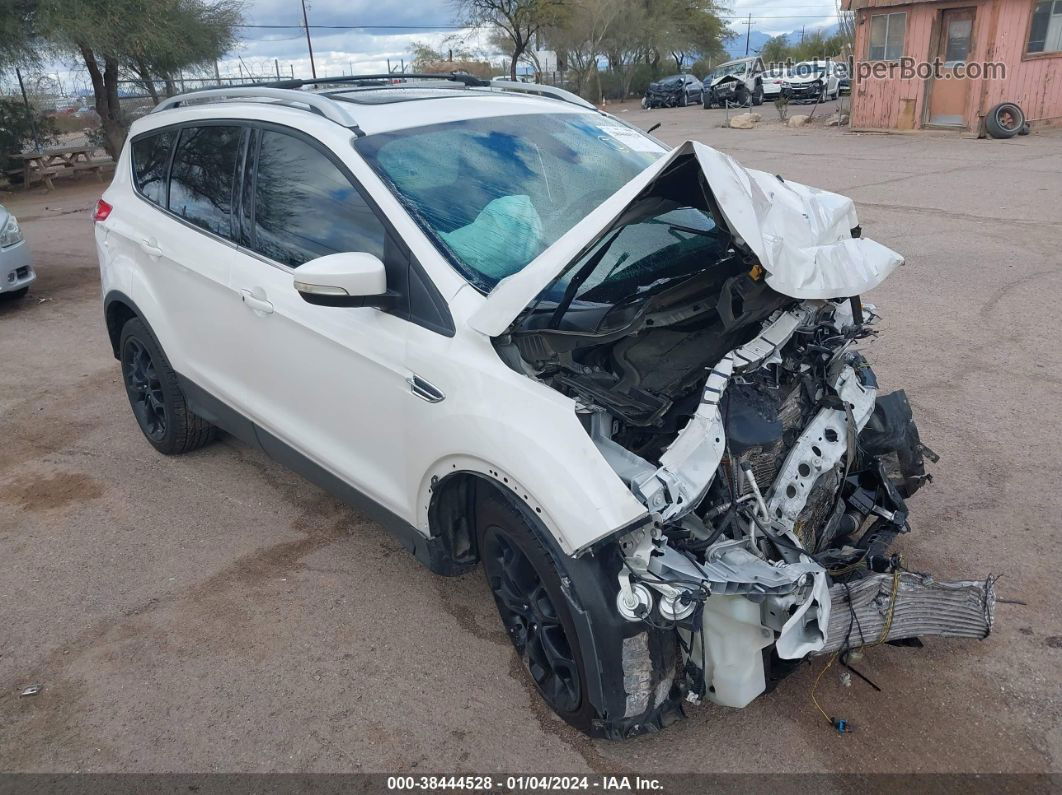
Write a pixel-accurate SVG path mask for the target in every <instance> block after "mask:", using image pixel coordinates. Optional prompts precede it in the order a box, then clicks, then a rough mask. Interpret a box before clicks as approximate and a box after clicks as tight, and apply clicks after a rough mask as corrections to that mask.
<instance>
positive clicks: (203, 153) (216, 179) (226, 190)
mask: <svg viewBox="0 0 1062 795" xmlns="http://www.w3.org/2000/svg"><path fill="white" fill-rule="evenodd" d="M242 134H243V128H242V127H220V126H219V127H213V126H212V127H185V128H184V129H182V130H181V134H180V138H179V139H178V141H177V151H176V152H175V153H174V156H173V168H172V169H171V171H170V200H169V209H170V212H172V213H175V214H177V215H179V216H181V217H182V218H184V219H186V220H187V221H189V222H190V223H193V224H195V225H196V226H198V227H201V228H203V229H206V230H207V231H208V232H213V233H214V234H215V235H220V236H221V237H226V238H228V237H231V236H232V182H233V179H234V175H235V172H236V160H237V155H238V154H239V150H240V138H241V136H242Z"/></svg>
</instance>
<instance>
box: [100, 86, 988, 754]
mask: <svg viewBox="0 0 1062 795" xmlns="http://www.w3.org/2000/svg"><path fill="white" fill-rule="evenodd" d="M328 83H329V81H320V86H319V90H317V91H314V92H310V91H305V90H296V88H297V87H298V85H299V84H289V86H288V87H254V88H240V89H227V90H216V91H206V92H200V93H197V94H191V95H185V96H182V97H176V98H173V99H170V100H167V101H165V102H163V104H162V105H160V106H159V108H157V109H156V111H155V112H153V113H151V114H149V115H148V116H146V117H144V118H141V119H139V120H137V121H136V122H135V123H134V124H133V127H132V131H131V135H130V139H129V141H128V143H127V144H126V146H125V148H124V151H123V152H122V154H121V158H120V160H119V163H118V166H117V170H116V172H115V177H114V181H113V183H112V184H111V186H110V187H109V188H108V189H107V191H106V193H105V194H104V196H103V198H102V200H101V201H100V202H99V205H98V207H97V211H96V216H95V221H96V224H95V235H96V241H97V244H98V252H99V259H100V268H101V273H102V282H103V294H104V304H105V314H106V323H107V329H108V331H109V334H110V340H111V344H112V346H113V351H114V355H115V357H116V358H117V359H118V360H119V361H120V362H121V368H122V376H123V379H124V383H125V386H126V390H127V392H128V395H129V400H130V404H131V406H132V408H133V413H134V415H135V417H136V420H137V422H138V423H139V425H140V428H141V429H142V431H143V432H144V434H145V436H146V437H147V438H148V440H149V441H150V442H151V444H152V445H154V446H155V447H156V448H157V449H158V450H160V451H161V452H164V453H180V452H185V451H188V450H191V449H194V448H197V447H199V446H201V445H203V444H205V443H207V442H208V441H210V440H211V439H212V438H213V437H214V435H215V433H216V429H217V428H221V429H223V430H225V431H226V432H228V433H230V434H232V435H234V436H236V437H238V438H240V439H242V440H243V441H244V442H246V443H247V444H249V445H252V446H253V447H256V448H259V449H261V450H263V451H264V452H266V453H267V454H269V455H271V456H273V457H275V458H277V459H278V460H280V461H282V462H284V463H286V464H287V465H289V466H290V467H291V468H292V469H294V470H296V471H298V472H300V473H302V474H303V475H305V476H306V477H307V478H309V479H310V480H312V481H313V482H315V483H317V484H320V485H321V486H322V487H324V488H326V489H328V490H330V491H332V492H334V493H335V494H337V495H339V496H340V497H342V498H344V499H346V500H349V501H350V502H351V503H352V504H354V505H355V506H358V507H359V508H360V509H361V510H363V511H364V512H365V513H366V514H368V515H370V516H372V517H374V518H376V519H377V520H378V521H379V522H380V523H381V524H383V525H385V526H386V527H388V528H389V529H391V530H392V531H394V532H395V533H396V534H397V536H398V537H399V538H400V539H401V540H402V542H403V543H404V544H405V545H406V546H407V547H408V548H409V549H410V550H411V551H412V552H413V553H414V554H415V555H416V556H417V558H418V559H420V560H421V561H423V562H424V563H425V564H426V565H427V566H428V567H429V568H431V569H432V570H433V571H435V572H438V573H441V574H449V575H452V574H461V573H464V572H466V571H468V570H470V569H472V568H473V567H475V566H476V565H478V564H482V566H483V569H484V571H485V573H486V577H487V581H488V583H489V586H490V589H491V591H492V592H493V595H494V598H495V600H496V602H497V606H498V610H499V612H500V613H501V618H502V621H503V622H504V625H505V627H506V629H507V631H508V633H509V635H510V637H511V638H512V642H513V644H514V646H515V647H516V649H517V651H518V653H519V655H520V657H521V658H522V660H523V662H524V664H525V666H526V667H527V669H528V671H529V674H530V676H531V677H532V678H533V680H534V682H535V684H536V686H537V687H538V689H539V691H540V692H541V694H542V696H543V698H544V699H545V700H546V701H547V702H548V703H549V705H550V707H552V708H553V709H554V710H555V711H556V712H557V713H558V714H559V715H560V716H561V717H562V718H563V719H564V720H566V721H568V722H569V723H571V724H572V725H573V726H576V727H577V728H579V729H581V730H583V731H586V732H588V733H591V734H593V735H597V736H606V737H613V738H618V737H626V736H630V735H633V734H638V733H642V732H646V731H653V730H655V729H658V728H661V727H662V726H665V725H667V724H668V723H670V722H672V721H673V720H675V719H676V718H678V717H680V716H681V715H682V704H683V702H685V701H690V702H695V703H696V702H698V701H702V700H706V701H713V702H716V703H718V704H722V705H726V706H730V707H741V706H744V705H746V704H748V703H749V702H750V701H751V700H752V699H753V698H755V697H756V696H757V695H758V694H760V693H762V692H764V690H765V689H767V688H768V687H769V686H771V683H773V682H774V681H775V680H776V679H778V678H779V677H780V676H782V675H784V674H785V673H786V672H788V671H789V670H791V669H792V668H793V667H794V666H795V665H796V664H797V663H798V662H799V661H801V660H805V659H807V658H809V657H811V656H814V655H831V654H837V653H843V652H845V651H847V650H849V649H852V648H856V647H859V646H861V645H865V644H871V643H875V642H881V641H893V642H895V641H897V640H902V639H907V638H915V637H918V636H926V635H956V636H967V637H983V636H984V635H986V634H987V632H988V630H989V628H990V624H991V620H992V607H993V595H992V589H991V586H990V584H984V583H975V582H959V583H940V582H935V581H933V580H931V579H929V578H926V577H924V576H921V575H916V574H913V573H911V572H909V571H907V570H905V569H904V568H903V567H902V566H901V564H900V561H899V560H898V558H897V557H896V556H894V554H893V553H892V552H891V551H890V547H891V544H892V542H893V540H894V539H895V538H896V537H897V535H898V534H900V533H903V532H906V531H907V530H908V527H909V524H908V508H907V504H906V502H905V501H906V499H907V498H908V497H910V496H911V495H912V494H913V493H914V492H915V491H916V490H917V489H918V488H919V487H920V486H921V485H922V484H923V482H924V481H925V480H927V479H928V475H927V474H926V472H925V468H924V459H925V458H927V457H928V458H932V457H933V456H932V454H931V453H930V452H929V451H928V450H927V449H926V448H925V446H924V445H923V444H922V443H921V442H920V440H919V436H918V432H917V430H916V429H915V425H914V422H913V420H912V418H911V412H910V408H909V405H908V403H907V400H906V398H905V396H904V394H903V392H894V393H892V394H888V395H882V394H880V393H879V391H878V386H877V383H876V381H875V377H874V372H873V370H872V369H871V368H870V365H869V364H868V363H867V361H866V360H865V359H864V358H863V356H862V355H861V354H860V353H859V352H858V351H857V350H856V346H857V344H858V342H859V341H860V340H861V339H862V338H864V337H866V336H867V335H869V334H871V333H873V332H872V325H873V322H874V320H875V319H876V312H875V310H874V308H873V307H871V306H870V305H868V304H864V303H862V302H861V300H860V295H861V294H862V293H864V292H865V291H867V290H869V289H871V288H873V287H875V286H876V285H878V284H879V283H881V281H882V280H883V279H884V278H885V277H886V276H888V275H889V273H891V272H892V271H893V270H894V269H895V268H896V267H897V266H898V265H899V264H900V263H901V261H902V260H901V257H900V256H899V255H897V254H896V253H894V252H892V251H890V250H889V249H887V248H885V247H884V246H881V245H879V244H877V243H874V242H872V241H870V240H866V239H864V238H862V237H860V234H859V228H858V226H857V222H856V216H855V212H854V209H853V206H852V203H851V201H849V200H847V199H845V198H842V197H840V196H837V195H834V194H831V193H824V192H820V191H816V190H813V189H811V188H807V187H804V186H802V185H797V184H795V183H791V182H787V181H785V180H783V179H782V178H780V177H775V176H771V175H768V174H765V173H762V172H757V171H748V170H745V169H744V168H742V167H740V166H739V165H738V164H737V163H735V162H734V161H733V160H731V159H730V158H729V157H727V156H725V155H723V154H721V153H719V152H717V151H715V150H713V149H711V148H709V147H707V146H703V145H701V144H698V143H686V144H683V145H682V146H679V147H677V148H675V149H673V150H671V151H666V150H665V148H664V147H663V146H661V145H660V144H659V143H658V142H657V141H656V140H655V139H653V138H650V137H648V136H646V135H645V134H643V133H642V132H640V131H638V130H635V129H633V128H631V127H629V126H627V125H625V124H623V123H622V122H620V121H617V120H616V119H615V118H613V117H611V116H608V115H607V114H603V113H600V112H598V111H596V110H594V109H593V107H591V106H589V105H587V104H586V103H585V102H583V101H581V100H579V99H578V98H575V97H573V96H572V95H569V94H566V93H564V92H560V91H557V90H553V89H546V88H543V87H540V86H527V85H524V84H509V83H504V82H491V83H489V84H482V83H479V82H478V81H476V80H475V79H474V78H461V77H455V78H452V79H451V80H450V81H443V82H440V81H435V82H434V83H428V82H426V81H414V80H411V81H409V82H407V83H402V84H398V85H390V84H387V85H380V84H379V83H377V84H375V85H374V84H372V83H371V82H369V83H359V82H357V81H354V80H347V81H331V83H332V84H331V85H329V84H328Z"/></svg>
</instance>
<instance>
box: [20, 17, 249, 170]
mask: <svg viewBox="0 0 1062 795" xmlns="http://www.w3.org/2000/svg"><path fill="white" fill-rule="evenodd" d="M239 21H240V5H239V0H38V4H37V9H36V16H35V18H34V20H33V33H34V35H35V37H36V38H38V39H40V40H42V41H46V42H48V43H49V44H50V45H51V46H53V47H54V48H55V49H56V50H58V51H60V52H69V53H74V54H76V55H77V56H78V57H79V58H80V59H81V60H83V61H84V63H85V68H86V70H87V71H88V74H89V79H90V81H91V82H92V91H93V94H94V96H95V106H96V113H97V114H98V115H99V117H100V125H101V131H102V136H103V146H104V148H105V149H106V150H107V152H108V153H109V154H110V155H111V156H112V157H114V158H117V157H118V154H119V152H121V149H122V144H123V143H124V142H125V136H126V133H127V131H128V123H127V121H126V120H125V118H124V117H123V115H122V110H121V105H120V102H119V91H118V87H119V82H118V81H119V79H120V77H121V75H122V74H123V73H127V74H134V75H136V79H138V80H140V81H141V82H144V83H145V87H147V85H148V84H150V85H151V86H152V88H151V89H150V90H151V91H152V93H153V94H154V95H155V96H157V93H156V92H155V91H154V87H153V84H154V80H155V78H160V79H162V80H164V81H167V80H168V81H169V85H170V86H171V90H172V76H173V74H174V73H175V72H177V71H178V70H180V69H188V68H194V67H197V66H201V65H203V64H205V63H208V62H212V61H213V60H214V59H215V58H218V57H220V56H221V55H223V54H224V53H225V52H226V51H227V50H228V49H229V48H230V47H231V45H232V43H233V41H234V40H235V26H236V24H238V23H239Z"/></svg>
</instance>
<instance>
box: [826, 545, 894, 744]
mask: <svg viewBox="0 0 1062 795" xmlns="http://www.w3.org/2000/svg"><path fill="white" fill-rule="evenodd" d="M901 566H903V560H902V559H901V560H900V565H899V566H897V567H896V568H895V569H893V572H892V593H890V594H889V610H888V612H887V613H886V614H885V622H884V623H883V624H882V626H881V636H880V637H879V638H878V639H877V640H876V641H874V642H873V643H865V644H863V648H865V649H867V648H870V647H871V646H878V645H880V644H882V643H884V642H885V641H886V640H888V638H889V632H890V631H891V630H892V617H893V615H894V614H895V612H896V597H897V595H898V594H899V593H900V567H901ZM840 656H841V652H840V651H837V652H834V655H833V656H832V657H830V659H829V661H828V662H827V663H826V666H825V667H824V668H823V669H822V670H821V671H819V675H818V676H816V677H815V682H814V683H813V684H812V685H811V703H812V704H814V705H815V709H817V710H818V711H819V712H821V713H822V717H824V718H825V719H826V722H827V723H829V724H830V725H831V726H832V725H833V718H831V717H830V716H829V715H827V714H826V710H824V709H823V708H822V707H821V706H820V705H819V700H818V699H817V698H815V691H816V690H818V688H819V682H820V681H822V677H823V676H824V675H825V673H826V672H827V671H828V670H830V666H832V665H833V664H834V663H835V662H836V661H837V658H838V657H840Z"/></svg>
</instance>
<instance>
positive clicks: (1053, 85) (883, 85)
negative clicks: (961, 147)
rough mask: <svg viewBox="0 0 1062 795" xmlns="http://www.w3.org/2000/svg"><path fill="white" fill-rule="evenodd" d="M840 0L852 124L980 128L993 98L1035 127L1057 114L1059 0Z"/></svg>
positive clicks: (1060, 98)
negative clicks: (850, 69)
mask: <svg viewBox="0 0 1062 795" xmlns="http://www.w3.org/2000/svg"><path fill="white" fill-rule="evenodd" d="M845 6H846V7H847V8H849V9H850V10H852V11H854V12H855V30H856V35H855V52H854V53H853V55H854V58H853V60H854V71H855V74H854V75H853V76H852V119H851V123H852V127H853V128H854V129H863V130H916V129H933V128H939V129H954V130H966V131H969V132H977V133H982V132H983V123H984V118H985V115H986V114H987V113H988V112H989V111H990V110H991V109H992V108H994V107H995V106H996V105H998V104H999V103H1001V102H1014V103H1016V104H1017V105H1018V106H1019V107H1020V108H1021V109H1022V111H1023V112H1024V114H1025V118H1026V120H1027V121H1028V122H1029V123H1030V124H1031V125H1032V126H1034V127H1035V126H1037V125H1045V124H1052V123H1055V124H1057V123H1059V122H1062V0H965V1H963V0H845ZM934 62H937V63H938V64H939V66H938V67H937V68H936V69H935V70H931V68H930V65H931V64H933V63H934ZM919 64H922V66H921V67H920V66H919ZM905 66H906V67H907V68H906V69H904V67H905Z"/></svg>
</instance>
